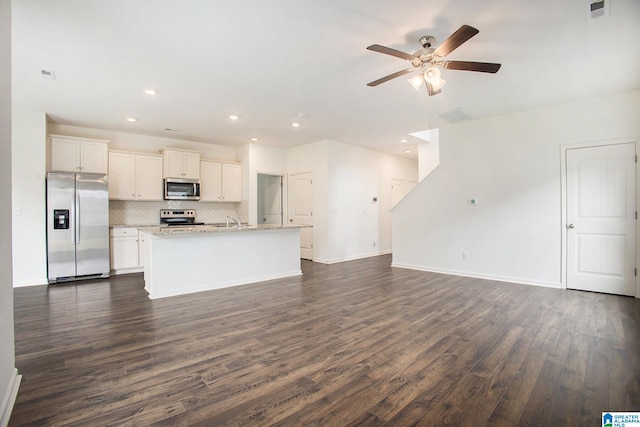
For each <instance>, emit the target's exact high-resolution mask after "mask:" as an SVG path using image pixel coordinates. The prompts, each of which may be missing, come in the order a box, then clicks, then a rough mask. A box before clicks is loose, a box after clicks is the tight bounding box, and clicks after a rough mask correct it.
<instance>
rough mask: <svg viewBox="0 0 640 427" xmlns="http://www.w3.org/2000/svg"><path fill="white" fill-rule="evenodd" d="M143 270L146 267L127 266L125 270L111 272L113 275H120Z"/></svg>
mask: <svg viewBox="0 0 640 427" xmlns="http://www.w3.org/2000/svg"><path fill="white" fill-rule="evenodd" d="M143 271H144V268H142V267H136V268H126V269H124V270H111V273H110V274H111V275H113V276H119V275H121V274H131V273H142V272H143Z"/></svg>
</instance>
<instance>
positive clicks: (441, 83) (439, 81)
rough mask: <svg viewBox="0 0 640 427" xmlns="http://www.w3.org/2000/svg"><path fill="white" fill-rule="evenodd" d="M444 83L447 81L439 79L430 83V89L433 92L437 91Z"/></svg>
mask: <svg viewBox="0 0 640 427" xmlns="http://www.w3.org/2000/svg"><path fill="white" fill-rule="evenodd" d="M446 83H447V81H446V80H445V79H439V80H438V81H437V82H434V83H431V87H432V88H433V90H434V91H439V90H440V89H442V88H443V87H444V85H445V84H446Z"/></svg>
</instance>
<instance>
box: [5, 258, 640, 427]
mask: <svg viewBox="0 0 640 427" xmlns="http://www.w3.org/2000/svg"><path fill="white" fill-rule="evenodd" d="M390 262H391V258H390V256H381V257H375V258H368V259H364V260H359V261H353V262H346V263H341V264H335V265H330V266H327V265H322V264H314V263H311V262H307V261H304V262H303V271H304V275H303V276H302V277H295V278H289V279H282V280H274V281H269V282H263V283H259V284H252V285H245V286H239V287H233V288H227V289H221V290H216V291H210V292H203V293H198V294H192V295H187V296H180V297H172V298H166V299H160V300H155V301H151V300H149V299H148V298H147V296H146V293H145V291H144V290H143V282H142V276H141V274H135V275H127V276H115V277H112V278H111V279H109V280H99V281H92V282H82V283H74V284H66V285H58V286H49V287H46V286H37V287H30V288H17V289H15V292H14V295H15V328H16V333H15V335H16V364H17V367H18V370H19V373H20V374H21V375H22V376H23V379H22V384H21V386H20V391H19V394H18V399H17V402H16V406H15V408H14V411H13V414H12V417H11V420H10V425H11V426H19V425H51V426H62V425H64V426H67V425H78V426H87V425H91V426H106V425H118V426H120V425H135V426H143V425H202V426H220V425H249V426H261V425H282V426H303V425H304V426H309V425H318V426H348V425H365V426H377V425H389V426H409V425H411V426H412V425H425V426H426V425H429V426H434V425H447V424H451V425H456V426H464V425H491V426H493V425H498V426H500V425H505V426H513V425H534V426H544V425H562V426H568V425H576V426H600V425H601V412H602V411H640V300H637V299H634V298H628V297H618V296H613V295H603V294H597V293H587V292H577V291H568V290H558V289H548V288H540V287H534V286H524V285H514V284H506V283H499V282H492V281H484V280H476V279H469V278H462V277H454V276H446V275H440V274H433V273H425V272H418V271H411V270H403V269H395V268H391V267H390ZM185 274H188V272H185Z"/></svg>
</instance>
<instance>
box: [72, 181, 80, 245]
mask: <svg viewBox="0 0 640 427" xmlns="http://www.w3.org/2000/svg"><path fill="white" fill-rule="evenodd" d="M74 204H75V211H76V212H75V221H74V227H75V228H74V230H73V235H74V236H75V239H76V241H75V243H74V245H78V244H80V197H78V194H77V193H76V197H75V202H74Z"/></svg>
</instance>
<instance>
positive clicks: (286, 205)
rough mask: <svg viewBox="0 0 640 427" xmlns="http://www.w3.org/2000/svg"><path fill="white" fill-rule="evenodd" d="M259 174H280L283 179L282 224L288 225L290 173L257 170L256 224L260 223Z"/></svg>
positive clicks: (281, 195)
mask: <svg viewBox="0 0 640 427" xmlns="http://www.w3.org/2000/svg"><path fill="white" fill-rule="evenodd" d="M258 175H271V176H279V177H280V179H282V190H281V192H282V194H280V197H281V198H282V224H283V225H286V224H287V221H289V195H288V193H289V187H288V181H289V174H286V173H282V172H269V171H262V170H257V171H256V173H255V179H256V181H255V182H256V187H255V188H256V193H255V203H256V208H255V211H256V224H258V223H259V220H258V190H259V189H258Z"/></svg>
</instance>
